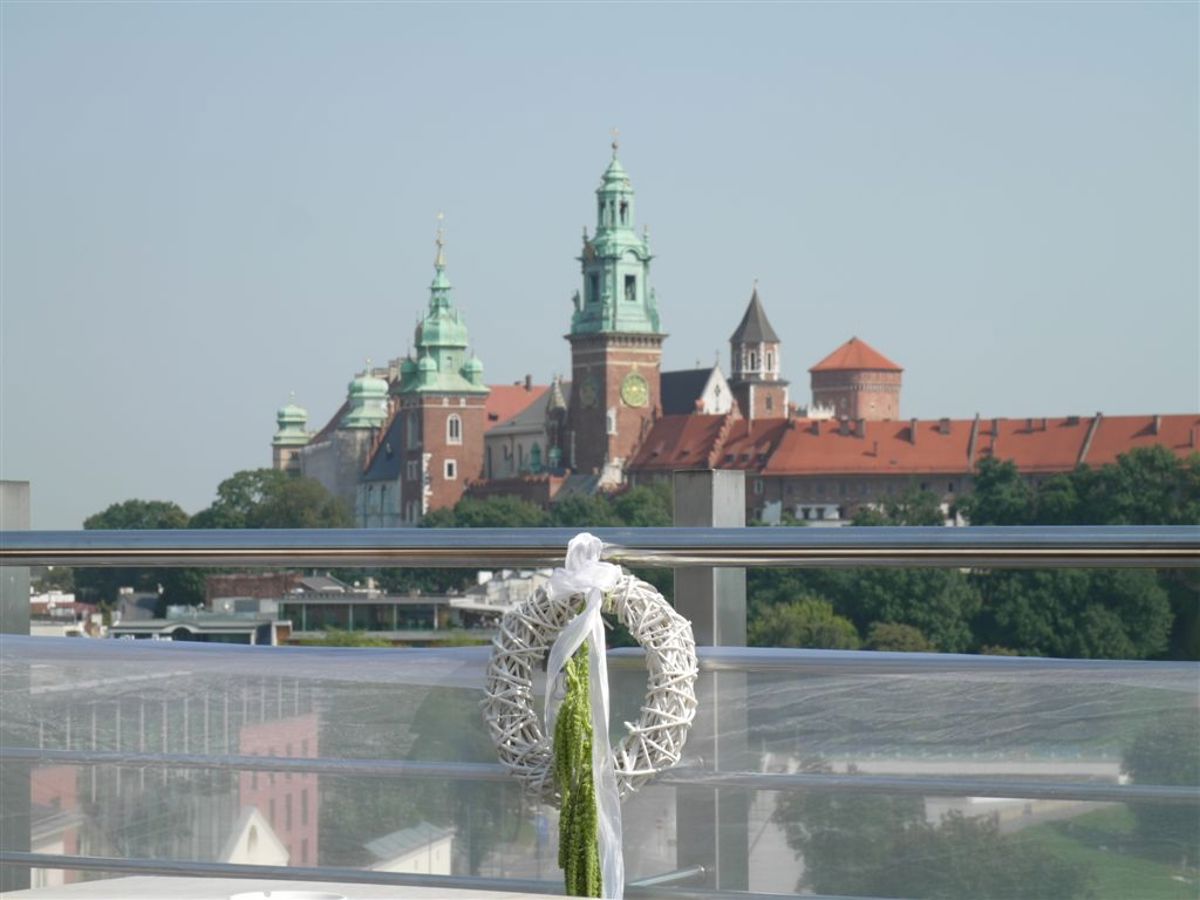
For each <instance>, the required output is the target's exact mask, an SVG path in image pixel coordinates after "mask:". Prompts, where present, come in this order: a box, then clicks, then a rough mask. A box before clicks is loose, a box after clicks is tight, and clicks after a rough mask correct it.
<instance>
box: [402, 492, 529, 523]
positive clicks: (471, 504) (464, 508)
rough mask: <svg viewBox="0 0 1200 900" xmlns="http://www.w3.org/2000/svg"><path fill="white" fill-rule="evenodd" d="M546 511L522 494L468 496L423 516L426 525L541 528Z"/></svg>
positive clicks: (422, 521)
mask: <svg viewBox="0 0 1200 900" xmlns="http://www.w3.org/2000/svg"><path fill="white" fill-rule="evenodd" d="M545 525H546V513H545V512H543V511H542V508H541V507H540V506H535V505H534V504H532V503H530V502H528V501H527V500H521V499H520V498H518V497H488V498H487V499H485V500H478V499H476V498H474V497H464V498H463V499H462V500H459V501H458V503H457V504H456V505H455V506H454V508H453V509H439V510H433V511H431V512H430V513H428V514H427V515H426V516H425V517H424V518H423V519H422V520H421V527H422V528H541V527H543V526H545Z"/></svg>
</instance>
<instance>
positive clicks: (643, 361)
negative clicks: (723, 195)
mask: <svg viewBox="0 0 1200 900" xmlns="http://www.w3.org/2000/svg"><path fill="white" fill-rule="evenodd" d="M651 259H652V256H651V254H650V245H649V235H648V234H646V233H645V232H643V234H642V235H640V236H639V235H638V234H637V231H636V230H635V216H634V193H633V186H632V184H631V182H630V180H629V176H628V175H627V174H626V172H625V169H624V167H623V166H622V165H621V162H620V160H619V159H617V144H616V142H614V143H613V156H612V161H611V162H610V163H609V165H608V168H607V169H606V170H605V171H604V175H603V176H602V178H601V182H600V187H599V188H597V189H596V232H595V235H594V236H593V237H591V238H589V237H588V234H587V229H586V228H585V229H584V232H583V253H582V255H581V256H580V257H579V262H580V266H581V269H582V273H583V290H582V293H581V292H579V291H576V292H575V296H574V301H573V302H574V313H573V315H572V317H571V330H570V333H569V334H568V335H567V340H568V341H570V344H571V394H570V400H569V404H568V405H569V411H568V423H569V424H568V434H567V465H568V466H569V467H570V468H571V469H573V470H575V471H577V472H592V473H599V474H600V475H601V476H602V479H603V480H604V481H606V482H608V483H612V484H619V483H620V482H621V480H622V477H623V471H624V467H625V464H626V462H627V461H628V460H629V459H630V458H631V457H632V455H633V452H634V450H636V448H637V447H638V445H639V444H640V443H641V441H642V439H643V438H644V437H645V435H646V432H647V431H648V430H649V427H650V425H651V423H652V422H653V421H654V419H655V418H656V417H657V416H658V415H659V412H660V384H659V374H660V372H661V364H662V343H663V338H664V337H665V335H664V334H663V333H662V330H661V328H660V326H659V317H658V301H657V298H656V296H655V293H654V288H653V287H651V285H650V261H651Z"/></svg>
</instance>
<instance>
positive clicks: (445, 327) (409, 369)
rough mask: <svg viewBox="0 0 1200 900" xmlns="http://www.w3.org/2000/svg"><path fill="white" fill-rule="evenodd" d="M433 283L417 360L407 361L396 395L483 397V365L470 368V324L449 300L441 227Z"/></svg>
mask: <svg viewBox="0 0 1200 900" xmlns="http://www.w3.org/2000/svg"><path fill="white" fill-rule="evenodd" d="M433 269H434V273H433V281H432V282H431V283H430V285H429V308H428V309H427V310H426V312H425V315H424V316H423V317H422V319H421V321H420V323H419V324H418V325H417V330H416V336H415V337H416V339H415V341H414V343H415V344H416V349H415V354H416V356H417V357H418V361H417V362H416V363H413V362H412V361H411V360H406V361H405V362H404V364H403V365H402V366H401V369H400V385H399V388H398V390H397V393H401V394H404V393H410V392H419V393H444V394H484V393H487V387H486V386H484V384H483V366H482V364H480V363H479V361H478V360H475V364H476V365H477V366H478V368H477V369H468V366H469V364H470V360H469V359H468V358H467V346H468V344H469V342H470V336H469V334H468V333H467V323H466V321H465V319H464V318H463V315H462V313H460V312H459V311H458V310H457V309H456V308H455V306H454V304H453V302H451V300H450V291H451V287H450V279H449V278H447V277H446V253H445V240H444V239H443V236H442V231H441V228H439V229H438V236H437V256H436V257H435V259H434V261H433Z"/></svg>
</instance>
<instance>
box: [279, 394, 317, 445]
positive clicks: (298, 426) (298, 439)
mask: <svg viewBox="0 0 1200 900" xmlns="http://www.w3.org/2000/svg"><path fill="white" fill-rule="evenodd" d="M275 424H276V426H277V428H276V431H275V437H274V438H272V440H271V443H272V444H274V445H275V446H277V447H303V446H304V445H305V444H307V443H308V439H309V437H310V435H309V433H308V432H307V431H306V430H305V426H306V425H307V424H308V411H307V410H306V409H304V408H303V407H300V406H297V405H296V403H295V400H294V399H293V400H291V401H289V402H288V403H287V405H286V406H281V407H280V408H279V411H278V412H277V413H276V414H275Z"/></svg>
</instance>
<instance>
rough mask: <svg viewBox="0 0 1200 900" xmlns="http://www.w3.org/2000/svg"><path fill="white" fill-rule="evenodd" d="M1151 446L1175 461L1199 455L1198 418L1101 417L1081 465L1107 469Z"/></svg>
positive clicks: (1180, 416) (1177, 416) (1194, 415)
mask: <svg viewBox="0 0 1200 900" xmlns="http://www.w3.org/2000/svg"><path fill="white" fill-rule="evenodd" d="M1156 422H1157V426H1156ZM1156 431H1157V433H1156ZM1155 444H1161V445H1162V446H1163V447H1166V448H1167V449H1168V450H1170V451H1171V452H1172V453H1174V454H1175V455H1176V456H1179V457H1185V456H1189V455H1191V454H1192V453H1200V415H1196V414H1190V415H1176V416H1102V417H1101V419H1100V425H1099V426H1098V427H1097V429H1096V434H1095V436H1094V437H1093V438H1092V443H1091V446H1090V447H1089V448H1088V453H1087V457H1086V458H1085V459H1084V462H1085V463H1087V464H1088V465H1089V466H1104V465H1108V464H1110V463H1113V462H1116V460H1117V457H1118V456H1119V455H1121V454H1122V453H1128V452H1129V451H1130V450H1132V449H1134V448H1135V447H1152V446H1154V445H1155Z"/></svg>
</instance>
